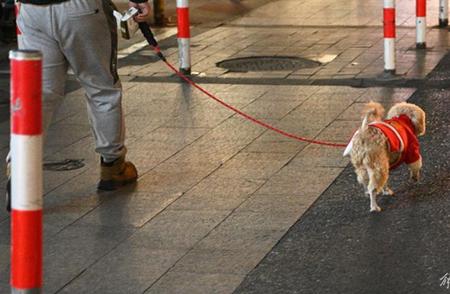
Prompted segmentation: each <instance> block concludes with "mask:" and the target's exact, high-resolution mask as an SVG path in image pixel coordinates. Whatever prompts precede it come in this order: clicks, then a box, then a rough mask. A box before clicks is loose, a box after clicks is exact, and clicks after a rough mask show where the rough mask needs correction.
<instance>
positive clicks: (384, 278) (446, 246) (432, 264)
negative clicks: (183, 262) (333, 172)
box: [235, 54, 450, 294]
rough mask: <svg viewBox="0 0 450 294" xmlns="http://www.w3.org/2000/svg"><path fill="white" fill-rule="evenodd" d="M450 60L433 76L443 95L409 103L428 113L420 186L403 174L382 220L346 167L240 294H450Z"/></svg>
mask: <svg viewBox="0 0 450 294" xmlns="http://www.w3.org/2000/svg"><path fill="white" fill-rule="evenodd" d="M449 77H450V54H447V56H446V57H445V58H444V59H443V60H442V61H441V63H440V64H439V66H438V67H437V68H436V69H435V70H434V71H433V72H432V73H431V74H430V75H429V77H428V81H430V82H439V83H440V84H441V85H442V86H443V88H442V89H427V88H426V87H424V88H422V89H419V90H418V91H417V92H416V93H415V94H414V95H413V96H412V97H411V98H410V100H409V102H412V103H415V104H418V105H419V106H421V107H422V108H424V110H425V111H426V112H427V123H428V125H427V133H426V135H425V136H424V137H422V138H421V140H420V141H421V146H422V147H421V148H422V154H423V158H424V168H423V173H422V176H423V177H422V181H421V182H420V183H417V184H414V183H410V182H409V181H408V173H407V170H406V168H405V167H402V168H400V169H398V170H395V171H394V172H393V173H392V174H391V177H390V183H391V185H390V186H391V188H392V189H393V190H394V191H395V192H396V195H395V197H394V198H390V197H389V196H383V197H381V199H380V200H379V205H380V206H381V207H382V208H383V211H382V212H381V213H380V214H370V213H369V199H368V198H366V197H364V196H363V189H362V187H361V186H359V185H358V184H357V182H356V177H355V175H354V173H353V171H352V167H351V166H348V167H347V168H346V169H345V170H344V172H343V173H342V174H341V175H340V176H339V177H338V178H337V179H336V181H335V182H334V183H333V184H332V185H331V186H330V187H329V188H328V190H327V191H326V192H325V193H324V194H323V195H322V196H321V197H320V198H319V199H318V200H317V202H316V203H315V204H314V205H313V206H312V207H311V208H310V209H309V211H308V212H307V213H306V214H305V215H304V216H303V217H302V218H301V219H300V220H299V221H298V222H297V223H296V224H295V225H294V226H293V227H291V229H290V230H289V232H288V233H287V234H286V235H285V236H284V238H283V239H282V240H280V242H279V243H278V244H277V245H276V246H275V247H274V248H273V250H272V251H271V252H270V253H269V254H268V255H267V256H266V258H265V259H264V260H263V261H262V262H261V263H260V264H259V266H258V267H257V268H256V269H254V270H253V272H251V273H250V275H249V276H248V277H247V279H246V280H245V281H244V282H243V283H242V284H241V285H240V287H239V288H238V289H237V290H236V292H235V293H271V294H274V293H315V294H320V293H374V294H375V293H410V294H412V293H420V294H432V293H450V289H447V288H446V287H443V286H440V284H441V282H442V280H440V279H441V278H442V277H443V276H444V275H445V274H446V273H449V274H450V254H449V253H450V201H449V200H450V139H449V137H450V116H449V110H450V90H449V88H448V86H450V83H449V80H448V79H449Z"/></svg>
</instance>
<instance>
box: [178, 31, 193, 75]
mask: <svg viewBox="0 0 450 294" xmlns="http://www.w3.org/2000/svg"><path fill="white" fill-rule="evenodd" d="M190 44H191V39H188V38H178V50H179V56H180V68H182V69H190V68H191V56H190V53H189V52H190V50H189V48H190Z"/></svg>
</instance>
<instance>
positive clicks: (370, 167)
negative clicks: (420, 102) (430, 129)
mask: <svg viewBox="0 0 450 294" xmlns="http://www.w3.org/2000/svg"><path fill="white" fill-rule="evenodd" d="M383 114H384V108H383V106H381V104H379V103H375V102H370V103H368V104H367V105H366V107H365V109H364V111H363V121H362V125H361V127H360V128H359V129H358V130H357V131H356V132H355V134H354V135H353V138H352V139H351V141H350V143H349V144H348V146H347V148H346V149H345V151H344V156H346V155H350V158H351V161H352V164H353V166H354V168H355V173H356V175H357V178H358V182H359V183H361V184H362V185H363V186H364V187H365V189H366V193H367V194H369V195H370V211H375V212H379V211H381V208H380V207H379V206H378V204H377V200H376V196H377V194H378V193H380V192H383V194H384V195H393V194H394V192H392V190H391V189H389V187H388V185H387V182H388V177H389V170H390V169H393V168H396V167H397V166H399V165H400V164H402V163H406V164H407V165H408V167H409V170H410V177H411V179H413V180H414V181H418V180H419V178H420V169H421V167H422V157H421V156H420V151H419V141H418V139H417V137H418V136H421V135H423V134H425V112H424V111H423V110H422V109H421V108H420V107H418V106H416V105H414V104H411V103H406V102H402V103H397V104H395V105H394V106H393V107H392V108H391V109H390V110H389V112H388V114H387V116H386V120H383Z"/></svg>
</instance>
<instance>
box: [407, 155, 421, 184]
mask: <svg viewBox="0 0 450 294" xmlns="http://www.w3.org/2000/svg"><path fill="white" fill-rule="evenodd" d="M408 168H409V175H410V178H411V179H412V180H413V181H414V182H418V181H419V180H420V169H421V168H422V158H419V160H417V161H416V162H413V163H411V164H408Z"/></svg>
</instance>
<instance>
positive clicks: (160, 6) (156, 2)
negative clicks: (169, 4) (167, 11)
mask: <svg viewBox="0 0 450 294" xmlns="http://www.w3.org/2000/svg"><path fill="white" fill-rule="evenodd" d="M153 18H154V20H155V25H157V26H163V25H165V21H164V0H153Z"/></svg>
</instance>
